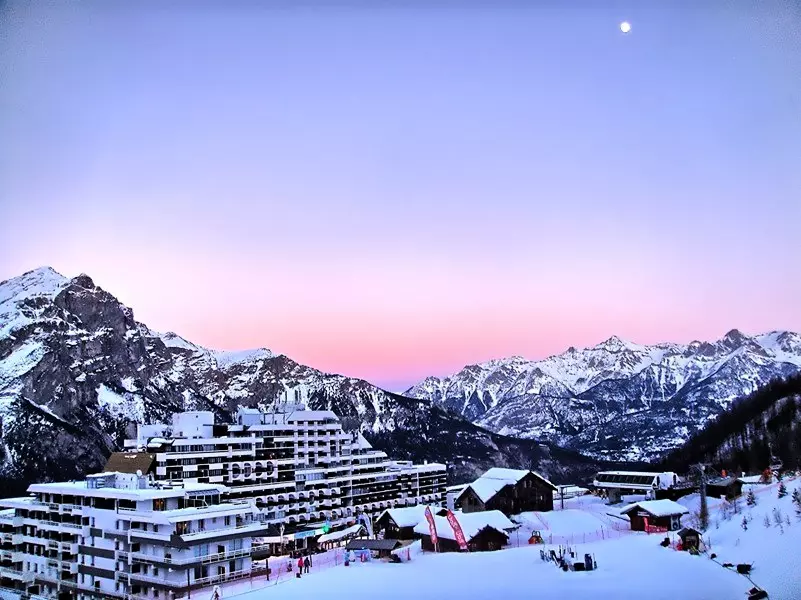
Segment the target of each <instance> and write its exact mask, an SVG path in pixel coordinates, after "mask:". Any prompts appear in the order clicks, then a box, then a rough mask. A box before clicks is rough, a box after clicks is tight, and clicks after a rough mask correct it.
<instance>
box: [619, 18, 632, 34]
mask: <svg viewBox="0 0 801 600" xmlns="http://www.w3.org/2000/svg"><path fill="white" fill-rule="evenodd" d="M620 31H622V32H623V33H628V32H629V31H631V23H629V22H628V21H623V22H622V23H621V24H620Z"/></svg>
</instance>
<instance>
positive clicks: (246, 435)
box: [118, 404, 446, 550]
mask: <svg viewBox="0 0 801 600" xmlns="http://www.w3.org/2000/svg"><path fill="white" fill-rule="evenodd" d="M125 445H126V448H127V449H129V452H127V454H129V455H137V454H141V453H148V454H153V455H155V468H154V469H153V476H154V477H155V479H156V480H157V481H164V482H169V481H185V482H187V483H205V484H216V485H225V486H226V487H227V488H228V496H229V498H231V499H239V500H252V501H254V502H255V504H256V506H257V507H258V509H259V511H260V512H261V514H262V515H263V518H264V521H265V522H266V523H267V524H268V525H269V526H270V528H269V532H268V534H267V535H265V536H264V538H263V540H262V541H263V542H264V543H267V544H270V545H271V546H273V547H274V548H275V549H276V550H277V549H278V546H283V547H287V546H288V547H289V548H290V549H295V548H301V547H302V548H306V547H309V546H312V545H314V544H315V540H316V539H317V537H319V536H320V535H323V534H326V533H329V532H331V531H338V530H342V529H344V528H347V527H351V526H353V525H355V524H357V523H359V522H362V523H364V524H365V527H366V528H367V529H368V533H372V524H373V520H374V518H375V517H377V516H378V515H379V514H380V513H381V512H382V511H384V510H386V509H388V508H393V507H400V506H412V505H415V504H419V503H429V504H440V503H442V502H444V500H445V482H446V468H445V465H442V464H426V465H412V464H411V463H410V462H402V461H392V460H390V459H389V458H388V457H387V455H386V454H385V453H384V452H381V451H379V450H375V449H373V448H372V447H371V445H370V444H369V443H368V442H367V440H366V439H365V438H364V437H363V436H362V435H361V434H359V433H349V432H346V431H344V430H343V428H342V424H341V423H340V421H339V419H338V418H337V416H336V415H335V414H334V413H333V412H331V411H315V410H303V407H302V406H301V405H295V404H286V405H283V407H282V408H281V409H280V410H278V411H276V412H271V413H262V412H259V411H256V410H253V409H243V408H240V409H239V411H238V416H237V423H236V424H215V423H214V418H213V415H212V413H210V412H187V413H179V414H177V415H175V416H174V417H173V423H172V425H171V426H167V425H140V426H139V428H138V430H137V438H136V439H135V440H128V441H126V443H125ZM118 461H119V459H118Z"/></svg>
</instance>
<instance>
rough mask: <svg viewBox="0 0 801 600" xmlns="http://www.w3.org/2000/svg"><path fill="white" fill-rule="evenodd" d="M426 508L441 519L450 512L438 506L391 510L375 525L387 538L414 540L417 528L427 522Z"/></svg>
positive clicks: (418, 506) (380, 517)
mask: <svg viewBox="0 0 801 600" xmlns="http://www.w3.org/2000/svg"><path fill="white" fill-rule="evenodd" d="M426 508H430V509H431V514H432V515H439V516H441V517H444V516H445V515H446V514H447V512H448V511H447V509H444V508H439V507H437V506H431V507H426V506H425V505H424V504H418V505H416V506H404V507H402V508H390V509H387V510H385V511H384V512H383V513H381V515H380V516H379V517H378V519H377V520H376V523H375V530H376V531H383V532H384V537H385V538H394V539H396V540H413V539H415V537H416V536H415V534H414V528H415V526H416V525H417V524H418V523H420V522H421V521H425V520H426V516H425V513H426Z"/></svg>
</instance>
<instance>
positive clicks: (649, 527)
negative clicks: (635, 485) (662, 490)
mask: <svg viewBox="0 0 801 600" xmlns="http://www.w3.org/2000/svg"><path fill="white" fill-rule="evenodd" d="M688 512H690V511H689V510H687V509H686V508H685V507H684V506H682V505H681V504H679V503H677V502H673V500H645V501H643V502H635V503H634V504H630V505H628V506H626V507H624V508H623V509H621V511H620V514H621V515H626V516H627V517H628V518H629V521H630V522H631V530H632V531H648V532H649V533H650V532H652V531H677V530H678V529H680V528H681V516H682V515H685V514H687V513H688Z"/></svg>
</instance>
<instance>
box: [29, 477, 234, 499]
mask: <svg viewBox="0 0 801 600" xmlns="http://www.w3.org/2000/svg"><path fill="white" fill-rule="evenodd" d="M134 479H138V478H137V477H136V476H135V475H133V476H132V475H131V474H130V473H119V472H104V473H96V474H94V475H89V476H87V478H86V479H85V480H83V481H62V482H56V483H34V484H32V485H30V486H29V487H28V491H29V492H31V493H39V494H67V495H73V496H92V497H95V498H117V499H120V500H147V499H153V498H180V497H182V496H185V495H187V494H191V493H193V492H216V493H223V492H225V491H227V490H228V488H227V487H225V486H224V485H214V484H209V483H188V482H184V484H183V485H182V486H169V485H166V484H157V483H153V482H152V481H149V480H146V479H145V480H144V481H142V482H141V484H144V487H135V486H134V485H133V480H134ZM136 484H137V485H141V484H140V482H139V481H137V482H136Z"/></svg>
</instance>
